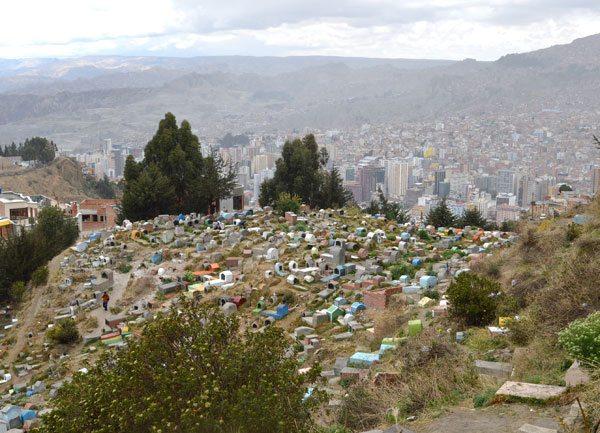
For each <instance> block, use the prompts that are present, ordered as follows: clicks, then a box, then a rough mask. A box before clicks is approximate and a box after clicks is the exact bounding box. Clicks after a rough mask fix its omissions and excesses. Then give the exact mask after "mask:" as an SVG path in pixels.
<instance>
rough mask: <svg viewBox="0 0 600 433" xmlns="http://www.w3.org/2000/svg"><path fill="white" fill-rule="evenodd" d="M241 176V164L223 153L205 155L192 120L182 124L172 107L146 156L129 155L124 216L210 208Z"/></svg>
mask: <svg viewBox="0 0 600 433" xmlns="http://www.w3.org/2000/svg"><path fill="white" fill-rule="evenodd" d="M235 179H236V171H235V167H234V166H232V165H228V164H226V163H225V162H224V161H223V159H222V158H221V157H220V156H219V155H218V154H215V153H212V154H211V155H208V156H207V157H203V156H202V154H201V152H200V142H199V141H198V137H196V135H194V134H193V133H192V128H191V126H190V124H189V122H188V121H187V120H184V121H183V122H181V126H177V121H176V119H175V116H174V115H173V114H171V113H167V114H166V115H165V117H164V119H162V120H161V121H160V122H159V125H158V130H157V131H156V133H155V134H154V137H152V139H151V140H150V141H149V142H148V144H147V145H146V148H145V149H144V160H143V161H142V162H140V163H137V162H135V161H134V159H133V157H131V156H129V157H127V160H126V162H125V169H124V184H125V189H124V193H123V200H122V205H121V211H122V217H124V218H128V219H133V220H138V219H147V218H152V217H155V216H156V215H159V214H161V213H179V212H184V213H188V212H206V211H208V209H209V207H210V205H211V203H213V202H215V201H218V200H219V199H222V198H225V197H227V196H229V195H230V194H231V190H232V189H233V186H234V184H235Z"/></svg>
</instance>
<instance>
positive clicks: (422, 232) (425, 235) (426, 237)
mask: <svg viewBox="0 0 600 433" xmlns="http://www.w3.org/2000/svg"><path fill="white" fill-rule="evenodd" d="M417 236H418V237H419V239H421V240H423V241H430V240H431V236H429V232H428V231H427V230H425V229H420V230H419V231H418V232H417Z"/></svg>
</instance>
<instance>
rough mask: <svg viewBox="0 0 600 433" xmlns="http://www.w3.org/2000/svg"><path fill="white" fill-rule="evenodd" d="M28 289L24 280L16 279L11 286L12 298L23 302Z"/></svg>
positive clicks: (13, 300)
mask: <svg viewBox="0 0 600 433" xmlns="http://www.w3.org/2000/svg"><path fill="white" fill-rule="evenodd" d="M26 289H27V286H26V285H25V283H24V282H23V281H15V282H14V283H12V285H11V286H10V300H11V301H12V302H15V303H18V302H21V301H22V300H23V296H24V295H25V290H26Z"/></svg>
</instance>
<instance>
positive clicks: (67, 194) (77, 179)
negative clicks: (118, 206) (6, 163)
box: [0, 157, 96, 202]
mask: <svg viewBox="0 0 600 433" xmlns="http://www.w3.org/2000/svg"><path fill="white" fill-rule="evenodd" d="M0 187H2V189H3V190H5V191H16V192H20V193H22V194H26V195H34V194H40V195H44V196H46V197H50V198H53V199H55V200H58V201H60V202H68V201H71V200H81V199H84V198H86V197H96V194H95V192H94V191H93V186H91V185H90V180H89V179H88V178H86V176H84V175H83V173H82V171H81V167H80V165H79V164H78V163H77V162H75V161H74V160H72V159H70V158H62V157H61V158H57V159H56V160H54V161H53V162H52V163H51V164H49V165H48V166H46V167H39V168H28V169H22V170H18V171H12V170H11V171H9V172H4V171H0Z"/></svg>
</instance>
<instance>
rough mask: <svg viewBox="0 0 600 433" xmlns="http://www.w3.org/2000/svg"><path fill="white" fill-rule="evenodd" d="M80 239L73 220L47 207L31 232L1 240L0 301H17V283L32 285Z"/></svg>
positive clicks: (39, 215)
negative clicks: (39, 272) (38, 273)
mask: <svg viewBox="0 0 600 433" xmlns="http://www.w3.org/2000/svg"><path fill="white" fill-rule="evenodd" d="M78 236H79V229H78V227H77V223H76V222H75V220H74V219H73V218H71V217H70V216H68V215H66V214H65V213H64V212H63V211H62V210H60V209H59V208H56V207H45V208H43V209H42V210H41V211H40V213H39V214H38V219H37V222H36V223H35V225H34V226H33V228H32V229H31V230H21V231H19V233H17V234H15V235H12V236H9V237H8V238H7V239H4V238H0V300H3V301H4V300H9V299H13V300H14V299H15V298H16V296H13V293H12V291H13V289H14V287H12V285H13V283H14V282H17V281H21V282H23V283H24V282H27V281H29V280H30V279H31V277H32V274H33V272H34V271H35V270H36V269H38V268H40V267H43V266H44V265H46V263H48V261H49V260H50V259H52V258H53V257H54V256H56V255H57V254H58V253H60V252H62V251H63V250H64V249H65V248H68V247H69V246H71V245H73V243H74V242H75V240H76V239H77V237H78ZM15 290H17V289H15ZM19 290H20V289H19Z"/></svg>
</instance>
